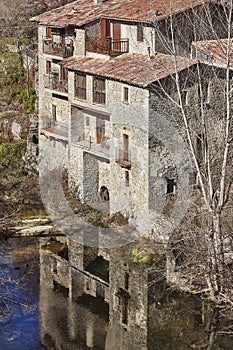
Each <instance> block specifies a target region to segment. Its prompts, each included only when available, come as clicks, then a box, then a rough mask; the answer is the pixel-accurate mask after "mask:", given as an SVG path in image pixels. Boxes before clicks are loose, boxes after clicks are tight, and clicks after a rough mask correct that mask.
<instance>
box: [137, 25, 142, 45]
mask: <svg viewBox="0 0 233 350" xmlns="http://www.w3.org/2000/svg"><path fill="white" fill-rule="evenodd" d="M137 41H143V26H142V25H138V26H137Z"/></svg>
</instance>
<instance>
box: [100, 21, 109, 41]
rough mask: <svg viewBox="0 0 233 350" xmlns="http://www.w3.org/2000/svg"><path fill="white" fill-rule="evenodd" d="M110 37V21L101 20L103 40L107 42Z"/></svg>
mask: <svg viewBox="0 0 233 350" xmlns="http://www.w3.org/2000/svg"><path fill="white" fill-rule="evenodd" d="M109 37H110V21H109V20H107V19H102V20H101V39H102V40H104V41H105V39H106V38H109Z"/></svg>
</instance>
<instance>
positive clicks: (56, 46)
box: [43, 39, 74, 58]
mask: <svg viewBox="0 0 233 350" xmlns="http://www.w3.org/2000/svg"><path fill="white" fill-rule="evenodd" d="M43 52H44V53H47V54H49V55H54V56H60V57H63V58H66V57H70V56H73V52H74V47H73V45H71V44H62V43H58V42H54V41H53V40H52V39H44V40H43Z"/></svg>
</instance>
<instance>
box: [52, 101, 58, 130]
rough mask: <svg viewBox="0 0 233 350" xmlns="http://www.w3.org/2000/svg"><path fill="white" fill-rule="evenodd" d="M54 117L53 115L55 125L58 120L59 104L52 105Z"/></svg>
mask: <svg viewBox="0 0 233 350" xmlns="http://www.w3.org/2000/svg"><path fill="white" fill-rule="evenodd" d="M52 117H53V121H52V126H54V125H55V124H56V121H57V106H55V105H52Z"/></svg>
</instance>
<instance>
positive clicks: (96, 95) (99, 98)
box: [93, 77, 106, 104]
mask: <svg viewBox="0 0 233 350" xmlns="http://www.w3.org/2000/svg"><path fill="white" fill-rule="evenodd" d="M93 102H95V103H101V104H105V102H106V98H105V79H101V78H97V77H94V78H93Z"/></svg>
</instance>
